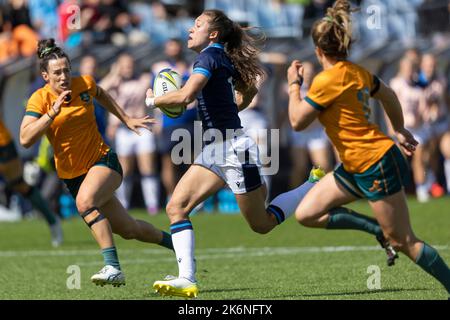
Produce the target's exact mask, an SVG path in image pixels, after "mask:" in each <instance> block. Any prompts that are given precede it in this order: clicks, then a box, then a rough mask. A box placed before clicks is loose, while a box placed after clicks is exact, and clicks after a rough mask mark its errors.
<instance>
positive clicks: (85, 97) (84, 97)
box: [80, 91, 91, 102]
mask: <svg viewBox="0 0 450 320" xmlns="http://www.w3.org/2000/svg"><path fill="white" fill-rule="evenodd" d="M80 98H81V101H83V102H89V100H91V96H90V95H89V93H88V92H87V91H85V92H82V93H80Z"/></svg>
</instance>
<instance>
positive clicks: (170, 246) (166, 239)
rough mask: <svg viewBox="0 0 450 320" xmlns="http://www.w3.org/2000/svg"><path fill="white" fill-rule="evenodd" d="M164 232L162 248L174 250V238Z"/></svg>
mask: <svg viewBox="0 0 450 320" xmlns="http://www.w3.org/2000/svg"><path fill="white" fill-rule="evenodd" d="M161 232H162V235H163V237H162V240H161V242H160V243H159V245H160V246H162V247H165V248H167V249H170V250H173V243H172V236H171V235H170V234H168V233H167V232H165V231H161Z"/></svg>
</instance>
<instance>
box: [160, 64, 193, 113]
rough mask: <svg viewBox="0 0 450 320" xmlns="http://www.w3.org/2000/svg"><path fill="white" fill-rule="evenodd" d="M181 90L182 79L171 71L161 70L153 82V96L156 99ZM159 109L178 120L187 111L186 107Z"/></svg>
mask: <svg viewBox="0 0 450 320" xmlns="http://www.w3.org/2000/svg"><path fill="white" fill-rule="evenodd" d="M180 88H181V77H180V75H179V74H178V73H176V72H175V71H173V70H171V69H163V70H161V71H160V72H159V73H158V74H157V75H156V77H155V80H154V81H153V94H154V96H155V98H156V97H160V96H163V95H165V94H166V93H168V92H171V91H176V90H179V89H180ZM159 109H160V110H161V111H162V112H163V113H164V114H165V115H167V116H168V117H170V118H178V117H179V116H181V115H182V114H183V112H184V111H186V107H185V106H179V107H170V108H161V107H159Z"/></svg>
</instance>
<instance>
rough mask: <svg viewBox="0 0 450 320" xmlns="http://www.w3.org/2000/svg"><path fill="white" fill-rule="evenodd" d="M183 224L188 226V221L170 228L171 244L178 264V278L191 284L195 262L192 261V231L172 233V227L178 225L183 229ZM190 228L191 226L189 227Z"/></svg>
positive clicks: (193, 277) (193, 244)
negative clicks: (187, 280)
mask: <svg viewBox="0 0 450 320" xmlns="http://www.w3.org/2000/svg"><path fill="white" fill-rule="evenodd" d="M183 222H184V223H185V224H190V221H188V220H184V221H181V222H179V223H176V224H173V225H171V226H170V228H171V230H172V243H173V249H174V250H175V255H176V257H177V262H178V277H179V278H186V279H189V280H190V281H192V282H196V281H195V261H194V247H195V237H194V230H192V229H185V230H182V231H178V232H175V233H173V232H174V229H173V228H174V226H175V225H178V226H180V227H181V228H183V225H185V224H183ZM191 226H192V225H191Z"/></svg>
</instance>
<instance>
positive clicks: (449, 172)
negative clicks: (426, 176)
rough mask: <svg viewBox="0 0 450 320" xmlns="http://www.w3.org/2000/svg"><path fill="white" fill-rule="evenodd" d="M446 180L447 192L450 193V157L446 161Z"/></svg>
mask: <svg viewBox="0 0 450 320" xmlns="http://www.w3.org/2000/svg"><path fill="white" fill-rule="evenodd" d="M444 172H445V180H447V192H448V193H450V159H445V161H444Z"/></svg>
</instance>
